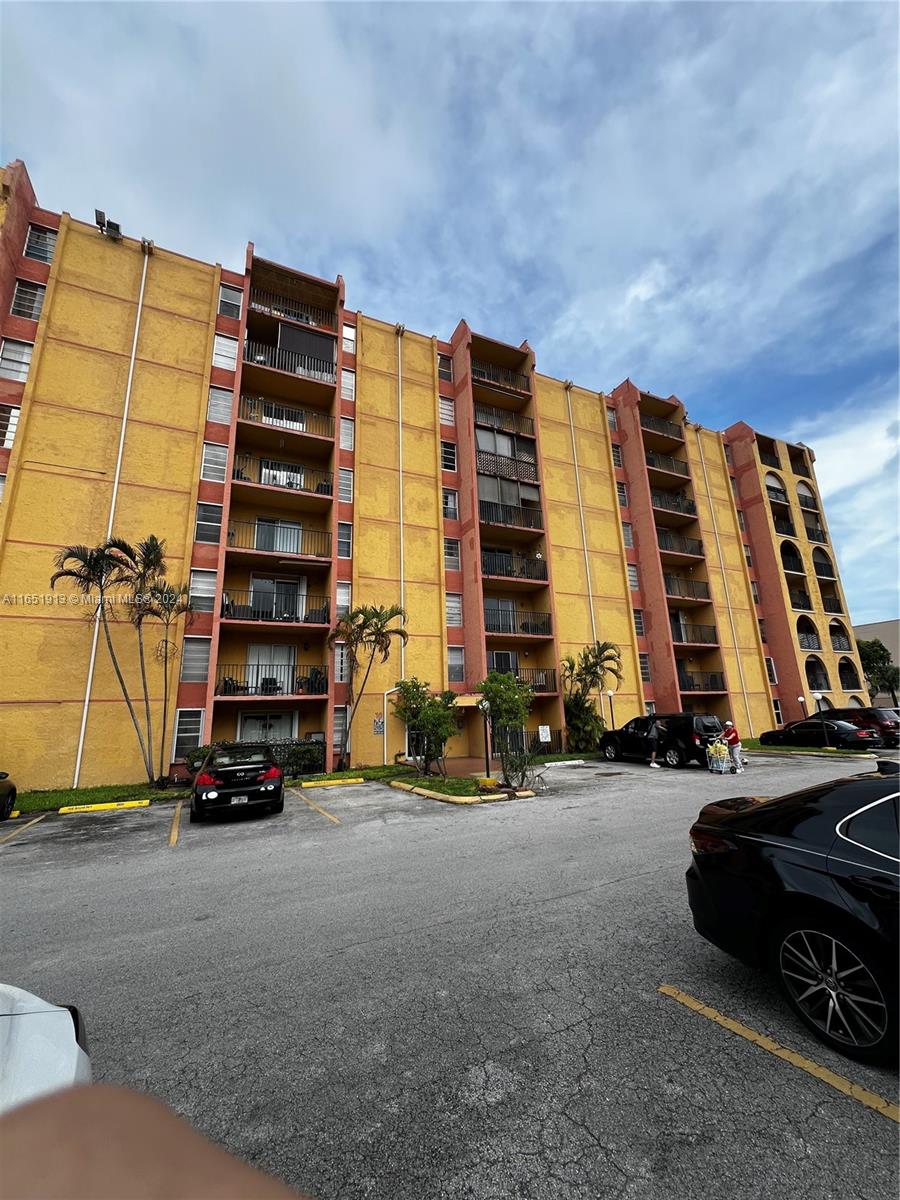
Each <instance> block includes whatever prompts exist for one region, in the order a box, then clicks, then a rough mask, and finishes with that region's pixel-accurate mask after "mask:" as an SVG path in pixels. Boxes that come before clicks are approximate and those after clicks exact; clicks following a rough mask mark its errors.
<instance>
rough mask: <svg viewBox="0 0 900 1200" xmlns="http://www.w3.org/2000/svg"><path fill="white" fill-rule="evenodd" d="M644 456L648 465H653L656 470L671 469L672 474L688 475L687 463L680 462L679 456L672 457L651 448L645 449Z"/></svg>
mask: <svg viewBox="0 0 900 1200" xmlns="http://www.w3.org/2000/svg"><path fill="white" fill-rule="evenodd" d="M644 457H645V458H646V460H647V466H648V467H655V468H656V469H657V471H671V473H672V474H673V475H689V474H690V471H689V470H688V465H687V463H686V462H682V461H681V459H680V458H673V457H672V456H671V454H656V453H654V451H652V450H646V451H645V452H644Z"/></svg>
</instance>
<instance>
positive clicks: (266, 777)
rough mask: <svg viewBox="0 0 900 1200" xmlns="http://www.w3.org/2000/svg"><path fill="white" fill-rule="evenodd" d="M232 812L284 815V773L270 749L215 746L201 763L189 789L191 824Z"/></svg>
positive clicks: (237, 744) (248, 745)
mask: <svg viewBox="0 0 900 1200" xmlns="http://www.w3.org/2000/svg"><path fill="white" fill-rule="evenodd" d="M236 808H264V809H266V810H267V811H268V812H275V813H280V812H284V772H283V771H282V769H281V767H279V765H278V763H277V762H276V761H275V758H274V756H273V754H272V750H271V747H269V746H266V745H264V744H262V743H256V742H219V743H217V744H216V745H215V746H213V747H212V749H211V750H210V752H209V754H207V756H206V758H205V759H204V760H203V764H202V766H201V767H200V770H199V771H198V772H197V775H196V778H195V779H194V785H193V788H192V789H191V820H192V821H202V820H203V818H204V817H206V816H209V815H210V813H213V812H223V811H224V810H225V809H236Z"/></svg>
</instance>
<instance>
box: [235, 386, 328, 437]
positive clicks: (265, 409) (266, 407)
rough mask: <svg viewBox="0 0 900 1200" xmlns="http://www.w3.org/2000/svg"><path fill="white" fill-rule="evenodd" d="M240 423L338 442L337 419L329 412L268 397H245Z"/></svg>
mask: <svg viewBox="0 0 900 1200" xmlns="http://www.w3.org/2000/svg"><path fill="white" fill-rule="evenodd" d="M238 420H239V421H252V422H253V423H254V424H257V425H265V426H267V427H272V428H273V429H275V430H279V429H283V430H285V431H286V432H288V433H297V434H304V435H306V436H308V437H311V438H328V439H330V440H332V441H333V440H334V417H332V416H330V415H329V414H328V413H323V412H316V411H315V410H312V411H308V410H307V409H304V408H292V407H290V406H289V405H286V404H279V403H278V402H277V401H275V400H269V399H267V398H266V397H265V396H245V395H242V396H241V402H240V406H239V408H238Z"/></svg>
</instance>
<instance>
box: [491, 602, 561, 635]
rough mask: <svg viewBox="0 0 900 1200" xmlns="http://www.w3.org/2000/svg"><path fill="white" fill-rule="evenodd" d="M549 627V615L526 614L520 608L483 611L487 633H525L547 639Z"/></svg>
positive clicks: (539, 613) (550, 630)
mask: <svg viewBox="0 0 900 1200" xmlns="http://www.w3.org/2000/svg"><path fill="white" fill-rule="evenodd" d="M551 625H552V622H551V619H550V614H549V613H543V612H528V611H527V610H526V609H521V608H514V609H506V608H485V610H484V628H485V631H486V632H487V633H525V634H530V635H532V636H537V637H549V636H550V634H551V632H552V629H551Z"/></svg>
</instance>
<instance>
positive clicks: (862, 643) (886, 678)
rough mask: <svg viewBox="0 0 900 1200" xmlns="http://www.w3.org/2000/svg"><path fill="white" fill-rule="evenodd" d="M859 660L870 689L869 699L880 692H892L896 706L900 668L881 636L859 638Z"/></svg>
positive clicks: (899, 684)
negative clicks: (868, 638)
mask: <svg viewBox="0 0 900 1200" xmlns="http://www.w3.org/2000/svg"><path fill="white" fill-rule="evenodd" d="M856 648H857V650H859V661H860V662H861V663H862V669H863V674H864V675H865V677H866V685H867V686H868V689H869V699H870V700H874V699H875V697H876V696H877V695H878V693H879V692H890V694H891V700H893V702H894V705H895V707H896V704H897V691H898V689H900V668H897V667H896V666H894V663H893V662H892V660H891V652H890V650H888V648H887V646H886V645H885V644H884V642H883V641H882V640H881V638H871V639H870V640H869V641H867V640H866V639H865V638H863V639H858V640H857V643H856Z"/></svg>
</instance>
